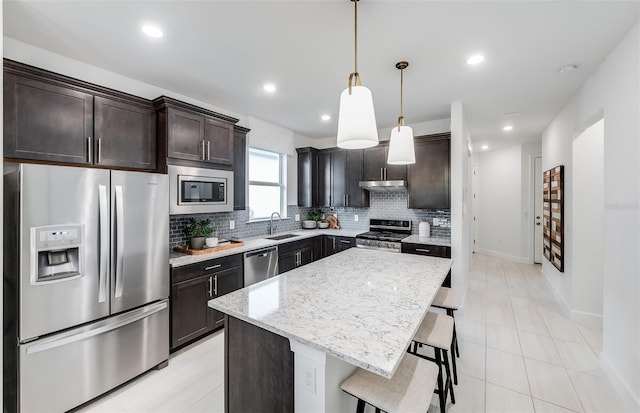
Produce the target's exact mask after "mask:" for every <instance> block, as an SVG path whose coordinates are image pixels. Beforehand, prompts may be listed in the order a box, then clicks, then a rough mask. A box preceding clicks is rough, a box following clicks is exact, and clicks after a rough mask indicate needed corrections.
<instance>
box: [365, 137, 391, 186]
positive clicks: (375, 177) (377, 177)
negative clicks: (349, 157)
mask: <svg viewBox="0 0 640 413" xmlns="http://www.w3.org/2000/svg"><path fill="white" fill-rule="evenodd" d="M386 153H387V151H386V148H385V146H383V145H378V146H374V147H373V148H366V149H364V170H363V178H364V179H363V181H382V180H384V170H383V168H384V166H385V164H386V163H387V159H386Z"/></svg>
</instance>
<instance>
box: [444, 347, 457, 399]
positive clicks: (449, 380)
mask: <svg viewBox="0 0 640 413" xmlns="http://www.w3.org/2000/svg"><path fill="white" fill-rule="evenodd" d="M454 357H455V356H454V355H453V354H452V355H451V358H454ZM442 358H443V359H444V369H445V371H446V372H447V385H446V388H445V392H446V390H447V388H448V389H449V394H450V395H451V403H452V404H456V398H455V396H454V395H453V383H451V370H449V357H448V356H447V350H442Z"/></svg>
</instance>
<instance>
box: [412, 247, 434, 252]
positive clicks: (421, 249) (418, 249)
mask: <svg viewBox="0 0 640 413" xmlns="http://www.w3.org/2000/svg"><path fill="white" fill-rule="evenodd" d="M416 251H419V252H431V250H427V249H424V248H416Z"/></svg>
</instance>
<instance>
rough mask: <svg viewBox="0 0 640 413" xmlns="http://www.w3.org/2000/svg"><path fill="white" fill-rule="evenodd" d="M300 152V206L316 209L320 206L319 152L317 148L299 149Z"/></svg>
mask: <svg viewBox="0 0 640 413" xmlns="http://www.w3.org/2000/svg"><path fill="white" fill-rule="evenodd" d="M296 151H297V152H298V206H301V207H307V208H308V207H316V206H318V205H319V200H318V195H319V186H318V182H319V176H318V172H319V169H318V166H319V158H318V150H317V149H315V148H297V149H296Z"/></svg>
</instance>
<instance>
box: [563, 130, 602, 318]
mask: <svg viewBox="0 0 640 413" xmlns="http://www.w3.org/2000/svg"><path fill="white" fill-rule="evenodd" d="M571 214H572V216H573V224H574V225H573V257H574V263H573V264H574V265H573V273H574V274H575V277H576V280H575V282H574V283H573V292H572V293H573V295H572V316H573V318H575V319H576V320H578V321H580V320H582V321H583V322H592V323H595V324H596V325H599V326H601V325H602V281H603V263H602V260H603V256H602V249H603V246H604V245H603V241H602V240H603V238H604V121H603V120H600V121H599V122H597V123H596V124H595V125H593V126H591V127H589V128H588V129H587V130H586V131H584V132H583V133H582V134H581V135H580V136H578V137H577V138H576V139H575V140H574V141H573V211H572V212H571Z"/></svg>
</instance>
